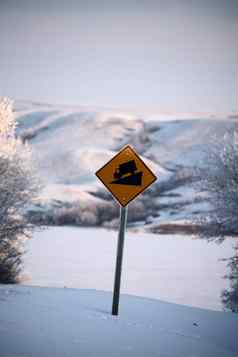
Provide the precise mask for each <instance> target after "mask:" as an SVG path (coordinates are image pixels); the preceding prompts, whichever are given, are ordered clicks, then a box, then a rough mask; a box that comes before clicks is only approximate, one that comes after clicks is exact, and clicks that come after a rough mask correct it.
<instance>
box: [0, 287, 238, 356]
mask: <svg viewBox="0 0 238 357" xmlns="http://www.w3.org/2000/svg"><path fill="white" fill-rule="evenodd" d="M111 299H112V295H111V294H110V293H106V292H99V291H97V292H96V291H92V290H91V291H90V290H77V289H55V288H48V289H47V288H37V287H29V286H28V287H24V286H3V285H0V356H1V357H23V356H24V357H76V356H80V357H81V356H82V357H121V356H123V357H127V356H128V357H129V356H131V357H132V356H133V357H147V356H148V357H213V356H214V357H237V355H238V343H237V330H238V316H237V314H232V313H224V312H217V311H208V310H202V309H197V308H191V307H186V306H180V305H175V304H170V303H166V302H161V301H158V300H157V301H156V300H150V299H143V298H138V297H137V298H136V297H132V296H126V295H122V296H121V301H120V315H119V317H113V316H112V315H111V314H110V312H111Z"/></svg>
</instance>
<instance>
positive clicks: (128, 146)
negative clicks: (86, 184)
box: [95, 144, 158, 207]
mask: <svg viewBox="0 0 238 357" xmlns="http://www.w3.org/2000/svg"><path fill="white" fill-rule="evenodd" d="M127 148H129V149H130V150H131V151H132V152H133V153H134V155H135V156H136V157H137V159H138V160H140V161H141V162H142V163H143V164H144V166H145V167H146V168H147V170H148V171H149V172H150V173H151V175H152V176H153V181H152V182H150V183H149V184H148V185H147V186H145V187H144V189H143V191H140V192H138V193H137V194H136V195H135V196H134V197H133V198H132V199H131V200H130V201H129V202H127V203H126V204H123V203H121V202H120V201H119V200H118V199H117V198H116V197H115V196H114V194H113V192H112V191H111V190H110V188H109V187H108V186H107V185H105V183H104V182H103V181H102V180H101V178H100V177H99V176H98V172H99V171H101V170H102V169H104V167H106V166H107V165H108V164H109V163H110V162H111V161H112V160H114V159H115V158H116V157H117V156H119V155H120V154H121V152H122V151H123V150H125V149H127ZM95 175H96V176H97V178H98V179H99V180H100V181H101V182H102V183H103V185H104V186H105V187H106V188H107V189H108V191H109V192H110V193H111V195H112V197H113V198H114V199H115V200H116V201H117V202H118V203H119V205H121V206H123V207H126V206H127V205H129V203H130V202H132V201H133V200H134V199H135V198H136V197H137V196H139V195H140V194H142V193H143V192H144V191H145V190H146V189H147V187H149V186H150V185H152V183H154V182H155V181H156V180H157V179H158V178H157V176H155V174H154V173H153V172H152V170H151V169H150V168H149V167H148V166H147V165H146V163H145V162H144V161H143V160H142V159H141V158H140V156H139V155H138V154H137V152H136V151H135V149H134V148H132V147H131V146H130V145H129V144H128V145H126V146H124V147H123V148H122V149H121V150H120V151H119V152H118V153H117V154H116V155H115V156H113V157H112V158H111V160H109V161H108V162H106V164H105V165H103V166H102V167H101V168H100V169H98V170H97V171H96V172H95Z"/></svg>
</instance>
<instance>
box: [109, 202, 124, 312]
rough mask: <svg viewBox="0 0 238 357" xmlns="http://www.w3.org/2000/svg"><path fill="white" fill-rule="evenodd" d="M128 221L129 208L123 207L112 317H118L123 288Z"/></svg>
mask: <svg viewBox="0 0 238 357" xmlns="http://www.w3.org/2000/svg"><path fill="white" fill-rule="evenodd" d="M126 221H127V206H126V207H123V206H121V214H120V230H119V236H118V243H117V262H116V271H115V280H114V292H113V303H112V315H118V308H119V298H120V286H121V268H122V258H123V247H124V240H125V230H126Z"/></svg>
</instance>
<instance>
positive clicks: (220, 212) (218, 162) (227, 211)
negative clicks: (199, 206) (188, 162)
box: [196, 130, 238, 312]
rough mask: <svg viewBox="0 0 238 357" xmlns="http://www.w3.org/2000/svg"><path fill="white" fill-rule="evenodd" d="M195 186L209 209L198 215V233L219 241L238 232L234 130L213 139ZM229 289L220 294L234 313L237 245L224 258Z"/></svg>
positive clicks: (237, 296) (237, 285)
mask: <svg viewBox="0 0 238 357" xmlns="http://www.w3.org/2000/svg"><path fill="white" fill-rule="evenodd" d="M198 174H199V178H200V181H199V184H198V183H196V185H198V187H199V189H200V190H202V191H204V192H206V193H207V195H208V200H209V203H210V205H211V210H210V212H206V214H204V215H203V216H201V217H199V223H200V227H201V228H200V235H201V236H202V237H206V238H208V239H212V240H216V241H217V242H222V241H223V240H224V239H225V238H226V237H227V236H232V235H237V234H238V133H237V132H236V131H235V130H229V131H227V132H226V134H225V135H224V136H223V138H222V139H221V138H214V140H213V145H211V147H210V149H209V150H208V151H207V155H206V169H205V170H204V169H198ZM228 266H229V268H230V274H229V275H228V276H227V278H229V279H230V282H231V287H230V290H225V291H223V293H222V301H223V303H224V305H225V306H226V307H227V308H228V309H231V310H232V311H236V312H238V246H237V247H236V248H235V255H234V256H233V257H232V258H230V259H228Z"/></svg>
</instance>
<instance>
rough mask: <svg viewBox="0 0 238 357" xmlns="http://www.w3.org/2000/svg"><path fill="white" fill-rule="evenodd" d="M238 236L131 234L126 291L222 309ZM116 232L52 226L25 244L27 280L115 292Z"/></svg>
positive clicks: (127, 248)
mask: <svg viewBox="0 0 238 357" xmlns="http://www.w3.org/2000/svg"><path fill="white" fill-rule="evenodd" d="M235 240H236V239H227V240H226V241H225V242H224V243H223V244H221V245H217V244H215V243H207V241H204V240H201V239H192V238H191V237H188V236H185V237H183V236H178V235H174V236H166V235H162V236H159V235H154V234H142V233H127V234H126V242H125V249H124V262H123V274H122V287H121V291H122V293H127V294H131V295H138V296H143V297H150V298H156V299H161V300H165V301H170V302H175V303H178V304H184V305H190V306H196V307H202V308H208V309H213V310H221V309H222V305H221V301H220V294H221V291H222V289H224V288H227V287H228V284H229V281H227V280H226V279H223V276H224V275H225V273H226V272H227V268H226V262H224V261H221V260H219V259H222V258H226V257H230V256H232V255H233V249H232V246H233V245H234V243H235ZM116 247H117V233H116V232H115V231H108V230H105V229H96V228H95V229H92V228H73V227H52V228H49V229H46V230H44V231H41V232H38V233H36V234H35V237H34V239H32V240H30V241H29V242H28V244H27V247H26V248H27V254H26V255H25V269H24V277H25V279H24V281H23V284H29V285H39V286H51V287H64V286H65V287H70V288H80V289H97V290H106V291H112V287H113V279H114V269H115V261H116Z"/></svg>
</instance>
